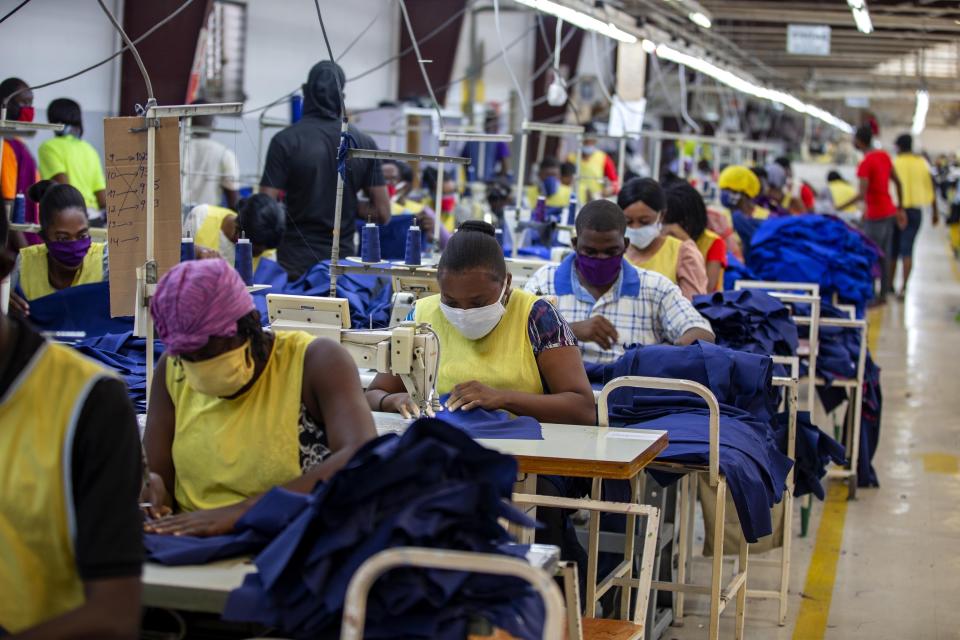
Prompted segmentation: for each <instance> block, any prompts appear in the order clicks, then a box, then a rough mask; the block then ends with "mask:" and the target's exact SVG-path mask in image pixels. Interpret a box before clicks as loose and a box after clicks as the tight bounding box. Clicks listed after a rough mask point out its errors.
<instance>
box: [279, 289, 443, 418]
mask: <svg viewBox="0 0 960 640" xmlns="http://www.w3.org/2000/svg"><path fill="white" fill-rule="evenodd" d="M267 312H268V316H269V318H270V327H271V328H272V329H274V330H278V331H306V332H307V333H309V334H311V335H314V336H317V337H320V338H327V339H328V340H333V341H335V342H338V343H340V345H341V346H343V347H344V348H345V349H346V350H347V351H348V352H349V353H350V355H351V356H352V357H353V361H354V362H355V363H356V364H357V367H358V368H362V369H374V370H376V371H377V372H378V373H390V374H393V375H397V376H400V379H401V380H402V381H403V386H404V387H405V388H406V390H407V393H409V394H410V398H411V399H412V400H413V401H414V402H415V403H416V404H417V406H419V407H420V409H421V411H424V410H425V409H426V408H427V407H431V408H432V409H433V410H435V411H436V410H439V408H440V406H439V398H438V397H437V393H436V381H437V372H438V370H439V366H440V342H439V340H438V339H437V334H436V333H434V332H433V329H431V328H430V325H428V324H420V325H417V324H415V323H413V322H403V323H401V324H400V326H397V327H392V328H390V329H354V330H351V329H350V304H349V303H348V302H347V300H346V299H344V298H317V297H312V296H291V295H281V294H274V293H270V294H267Z"/></svg>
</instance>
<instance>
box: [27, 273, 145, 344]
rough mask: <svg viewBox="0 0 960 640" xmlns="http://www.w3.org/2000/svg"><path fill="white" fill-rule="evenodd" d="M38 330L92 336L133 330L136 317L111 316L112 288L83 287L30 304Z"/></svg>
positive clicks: (102, 285)
mask: <svg viewBox="0 0 960 640" xmlns="http://www.w3.org/2000/svg"><path fill="white" fill-rule="evenodd" d="M29 320H30V324H32V325H33V326H34V328H36V329H37V330H38V331H82V332H84V333H86V334H87V335H88V336H102V335H104V334H107V333H124V332H127V331H133V317H132V316H126V317H119V318H111V317H110V285H109V283H106V282H97V283H94V284H81V285H78V286H76V287H68V288H66V289H63V290H61V291H57V292H56V293H52V294H50V295H48V296H44V297H42V298H37V299H36V300H31V301H30V317H29Z"/></svg>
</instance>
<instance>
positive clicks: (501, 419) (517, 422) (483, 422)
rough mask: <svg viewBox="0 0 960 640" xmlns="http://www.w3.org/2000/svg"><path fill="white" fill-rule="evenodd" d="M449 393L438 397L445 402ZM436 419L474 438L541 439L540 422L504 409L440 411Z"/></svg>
mask: <svg viewBox="0 0 960 640" xmlns="http://www.w3.org/2000/svg"><path fill="white" fill-rule="evenodd" d="M449 397H450V394H447V395H444V396H441V397H440V402H441V403H446V401H447V398H449ZM437 419H438V420H442V421H443V422H446V423H447V424H449V425H452V426H454V427H457V428H458V429H460V430H461V431H463V432H465V433H466V434H467V435H469V436H470V437H471V438H474V439H489V440H543V429H542V428H541V426H540V423H539V422H537V421H536V420H534V419H533V418H530V417H528V416H516V417H514V416H511V415H510V414H509V413H507V412H506V411H501V410H495V411H488V410H487V409H471V410H470V411H463V410H462V409H458V410H457V411H440V412H438V413H437Z"/></svg>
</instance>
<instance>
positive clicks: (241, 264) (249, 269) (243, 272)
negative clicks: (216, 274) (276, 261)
mask: <svg viewBox="0 0 960 640" xmlns="http://www.w3.org/2000/svg"><path fill="white" fill-rule="evenodd" d="M233 264H234V268H235V269H236V270H237V273H239V274H240V279H241V280H243V283H244V284H245V285H247V286H248V287H249V286H251V285H253V245H252V244H250V240H248V239H247V238H240V239H239V240H237V249H236V257H235V259H234V263H233Z"/></svg>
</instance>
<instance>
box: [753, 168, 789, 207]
mask: <svg viewBox="0 0 960 640" xmlns="http://www.w3.org/2000/svg"><path fill="white" fill-rule="evenodd" d="M761 186H762V187H763V192H762V193H761V194H760V195H758V196H757V198H756V203H757V204H758V205H759V206H761V207H763V208H764V209H766V210H768V211H769V212H770V215H773V216H788V215H790V211H788V210H787V209H786V208H784V206H783V202H784V200H785V199H786V197H787V192H786V188H787V172H786V170H785V169H784V168H783V167H782V166H780V165H779V164H777V163H776V162H771V163H770V164H768V165H767V166H766V167H764V168H763V182H762V185H761Z"/></svg>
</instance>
